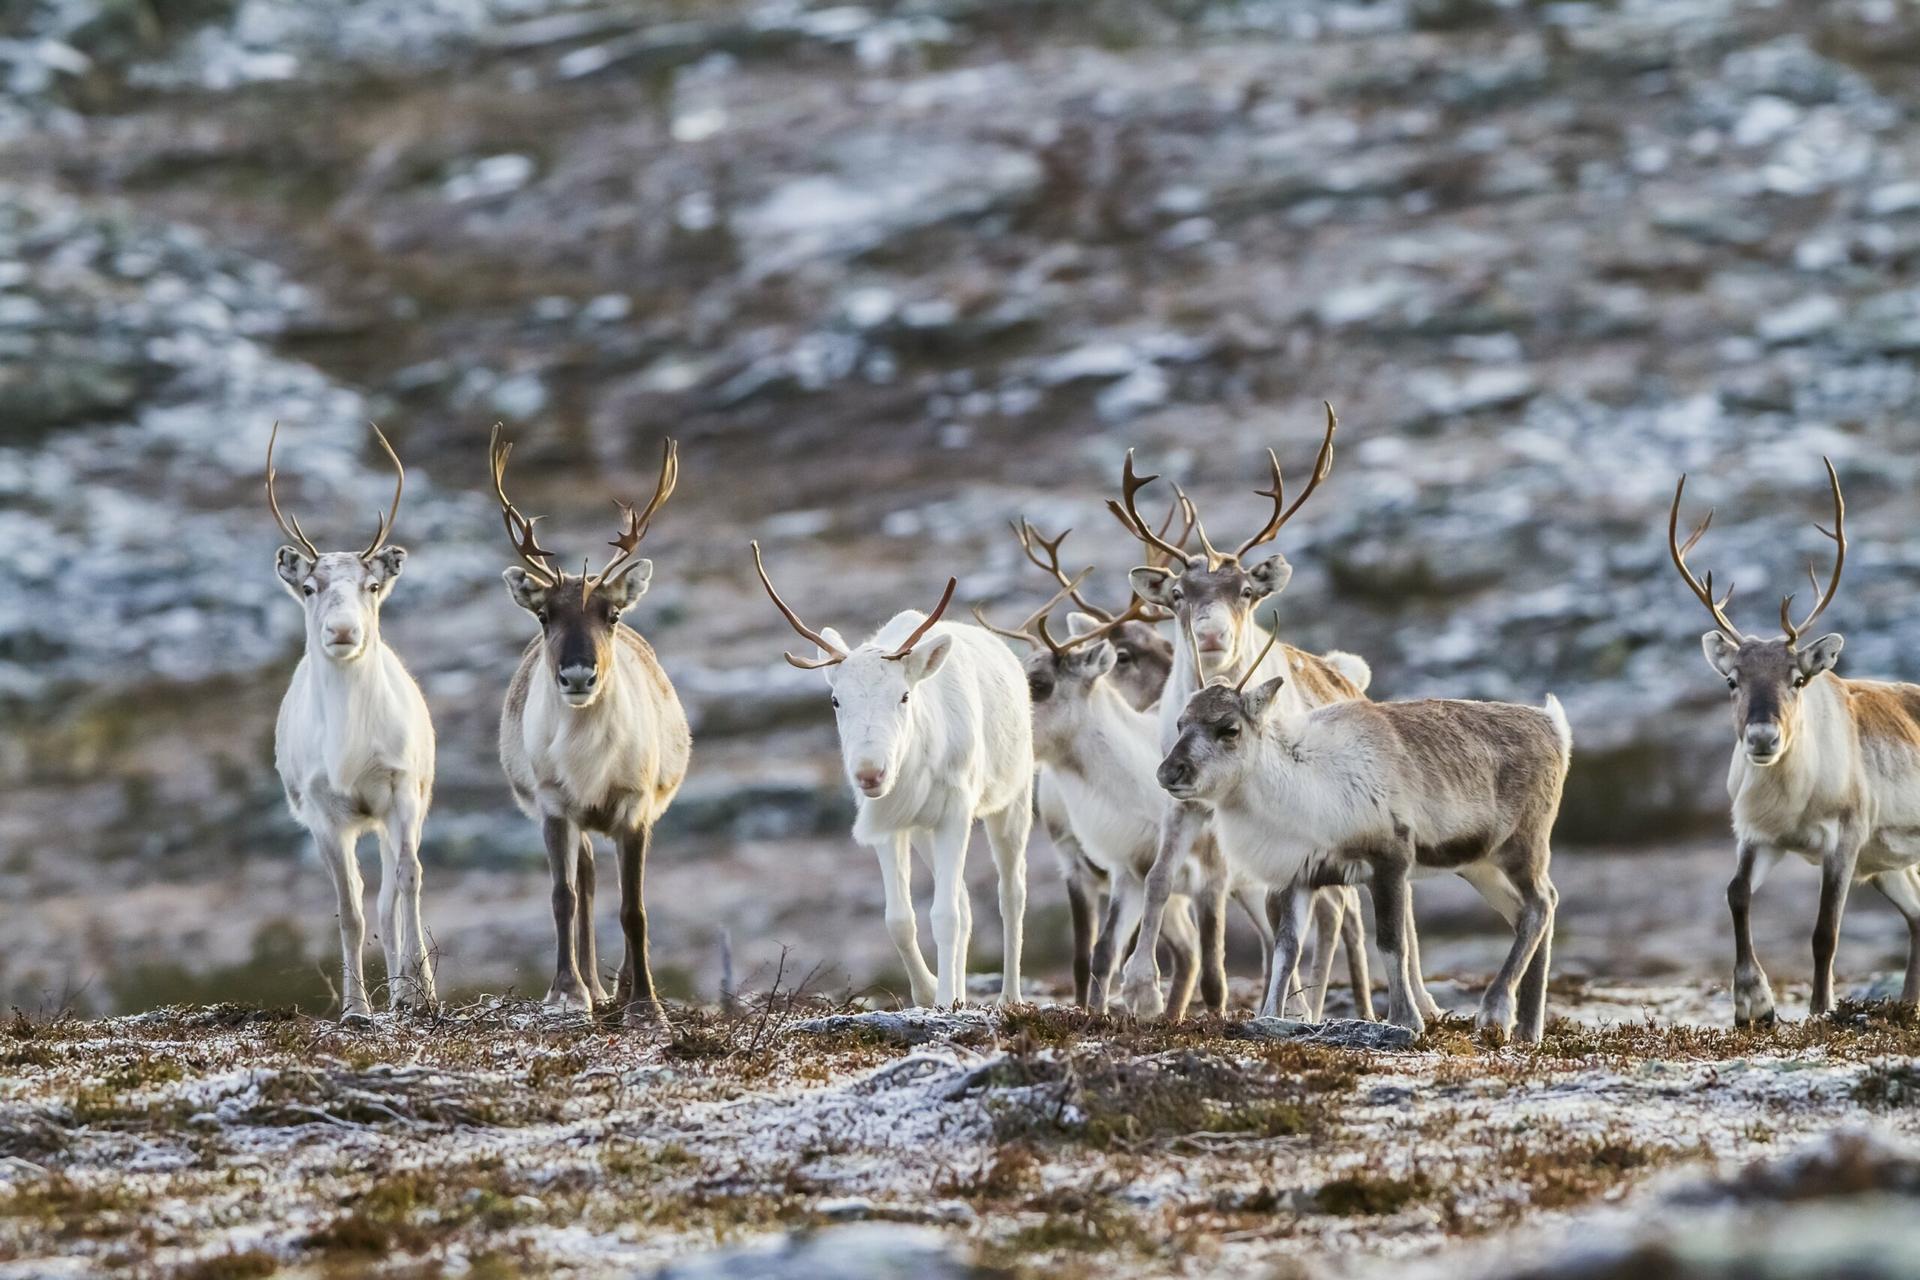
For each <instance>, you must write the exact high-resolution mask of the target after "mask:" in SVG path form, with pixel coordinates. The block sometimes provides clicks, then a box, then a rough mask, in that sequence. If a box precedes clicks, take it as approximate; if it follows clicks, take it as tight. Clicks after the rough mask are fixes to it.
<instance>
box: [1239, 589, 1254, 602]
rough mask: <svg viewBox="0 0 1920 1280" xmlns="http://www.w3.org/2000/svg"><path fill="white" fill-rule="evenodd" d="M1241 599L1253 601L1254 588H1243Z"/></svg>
mask: <svg viewBox="0 0 1920 1280" xmlns="http://www.w3.org/2000/svg"><path fill="white" fill-rule="evenodd" d="M1240 598H1241V599H1242V600H1251V599H1253V588H1252V587H1242V588H1240Z"/></svg>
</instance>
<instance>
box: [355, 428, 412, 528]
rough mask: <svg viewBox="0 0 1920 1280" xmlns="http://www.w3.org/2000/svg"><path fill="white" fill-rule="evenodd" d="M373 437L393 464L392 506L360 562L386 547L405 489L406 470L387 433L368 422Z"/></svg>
mask: <svg viewBox="0 0 1920 1280" xmlns="http://www.w3.org/2000/svg"><path fill="white" fill-rule="evenodd" d="M367 425H368V426H370V427H372V428H373V434H374V437H375V438H376V439H377V440H379V441H380V447H381V448H382V449H385V450H386V451H387V457H388V459H390V460H391V461H392V463H393V472H394V474H393V505H392V506H390V507H388V508H387V514H386V515H385V516H383V517H382V518H381V520H380V527H379V528H378V529H377V530H375V531H374V535H373V541H372V542H369V543H368V544H367V549H366V550H365V551H362V552H361V553H360V558H361V559H362V560H371V559H373V556H374V553H375V552H377V551H379V550H380V548H381V547H384V546H386V545H387V539H388V538H390V537H392V536H393V522H394V520H395V519H397V518H398V517H399V515H400V495H401V494H402V493H404V492H405V491H406V488H407V469H406V468H405V467H403V466H401V465H400V455H399V454H397V453H395V452H394V451H393V445H392V443H391V442H389V441H388V439H387V433H386V432H384V431H382V430H381V429H380V424H379V423H377V422H369V423H368V424H367Z"/></svg>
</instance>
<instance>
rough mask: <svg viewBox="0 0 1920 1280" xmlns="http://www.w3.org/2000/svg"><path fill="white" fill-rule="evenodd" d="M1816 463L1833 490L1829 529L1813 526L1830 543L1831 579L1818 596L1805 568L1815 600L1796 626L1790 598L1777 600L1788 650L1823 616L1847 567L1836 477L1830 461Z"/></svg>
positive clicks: (1817, 582) (1844, 516)
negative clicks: (1824, 467) (1824, 469)
mask: <svg viewBox="0 0 1920 1280" xmlns="http://www.w3.org/2000/svg"><path fill="white" fill-rule="evenodd" d="M1820 461H1822V462H1824V463H1826V464H1827V483H1828V485H1830V486H1831V487H1832V489H1833V528H1831V529H1828V528H1826V527H1825V526H1823V525H1817V524H1816V525H1815V526H1813V527H1814V528H1816V529H1818V530H1820V532H1821V533H1824V534H1825V535H1826V536H1827V537H1829V538H1831V539H1832V540H1833V543H1834V556H1833V576H1832V577H1830V578H1828V579H1827V589H1826V592H1825V594H1820V579H1819V578H1817V577H1815V576H1814V572H1813V566H1812V565H1808V566H1807V581H1808V582H1810V583H1812V584H1813V589H1814V593H1815V595H1816V596H1817V597H1818V599H1817V601H1816V603H1815V604H1814V606H1813V612H1812V613H1809V614H1808V615H1807V616H1806V617H1804V618H1802V619H1801V620H1800V624H1799V625H1798V626H1795V625H1794V624H1793V621H1792V614H1791V612H1790V611H1791V609H1792V606H1793V597H1792V596H1787V597H1785V598H1783V599H1782V600H1781V601H1780V629H1781V630H1783V631H1785V632H1786V633H1787V648H1789V649H1792V648H1794V647H1796V646H1797V645H1798V644H1799V643H1800V633H1801V632H1803V631H1805V630H1806V629H1807V628H1808V627H1810V626H1812V625H1813V621H1814V619H1815V618H1818V617H1819V616H1820V615H1821V614H1823V613H1825V612H1826V611H1827V606H1828V605H1830V604H1832V603H1833V597H1834V593H1835V592H1837V591H1839V590H1840V571H1841V570H1842V569H1844V568H1846V565H1847V501H1846V499H1845V498H1843V497H1841V496H1840V476H1839V474H1838V473H1837V472H1835V471H1834V469H1833V459H1831V458H1826V457H1823V458H1821V459H1820Z"/></svg>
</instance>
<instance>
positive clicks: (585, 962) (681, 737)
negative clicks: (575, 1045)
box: [491, 427, 692, 1017]
mask: <svg viewBox="0 0 1920 1280" xmlns="http://www.w3.org/2000/svg"><path fill="white" fill-rule="evenodd" d="M512 448H513V446H512V445H511V444H508V443H505V442H503V441H502V440H501V439H500V429H499V428H498V427H495V428H494V436H493V442H492V446H491V452H492V463H493V490H494V496H495V497H496V498H497V499H498V500H499V503H500V515H501V518H502V520H503V521H504V522H505V523H506V527H507V535H508V537H509V538H511V539H512V541H513V548H514V552H515V554H516V555H518V556H519V558H520V561H521V563H520V564H518V565H515V566H513V567H512V568H510V569H508V570H507V571H506V572H505V573H504V574H502V575H501V576H502V577H503V578H505V580H506V584H507V590H508V592H509V593H510V594H511V595H512V596H513V600H514V603H515V604H517V605H519V606H520V607H521V608H522V609H525V610H526V611H527V612H528V613H531V614H532V615H533V616H534V617H535V618H537V619H538V620H539V622H540V634H539V636H538V637H536V638H535V639H534V640H533V641H532V642H531V643H529V644H528V645H527V647H526V651H525V652H524V653H523V654H522V655H521V658H520V665H519V667H518V668H517V669H516V670H515V671H514V673H513V682H512V684H510V685H509V686H508V688H507V699H506V705H505V706H504V707H503V708H502V710H501V713H500V763H501V765H502V766H503V767H504V768H505V770H506V773H507V783H508V785H509V786H511V787H512V789H513V797H514V799H515V801H517V802H518V803H519V805H520V807H521V809H523V810H524V811H525V812H526V814H527V816H528V817H530V818H533V819H534V820H535V821H537V822H539V823H540V825H541V834H542V836H543V837H544V838H545V841H546V847H547V864H548V867H549V869H550V870H551V871H552V873H553V929H554V938H555V944H556V958H555V964H554V977H553V985H552V987H551V988H550V989H549V990H548V992H547V1003H548V1004H550V1005H556V1006H559V1007H561V1008H569V1009H582V1010H587V1009H591V1008H592V1006H593V1005H594V1004H595V1003H598V1002H604V1001H606V1000H607V999H608V997H607V993H606V989H605V988H604V987H603V986H602V985H601V982H600V974H599V965H598V962H597V960H596V958H595V948H594V935H593V895H594V866H593V842H592V837H591V835H590V834H589V833H591V832H596V831H597V832H600V833H601V834H603V835H606V836H608V837H610V838H611V839H612V840H613V842H614V844H615V846H616V847H617V848H618V850H619V853H620V929H621V932H622V933H623V934H624V935H625V938H626V957H625V960H624V961H623V963H622V964H621V966H620V978H619V982H618V983H617V985H616V988H615V992H614V995H613V997H612V999H613V1002H614V1004H615V1006H616V1007H617V1008H618V1009H619V1010H620V1011H621V1012H622V1013H625V1012H628V1011H631V1012H634V1013H636V1014H639V1015H642V1016H649V1017H658V1016H660V1013H661V1010H660V1004H659V996H658V993H657V992H656V991H655V990H654V985H653V972H652V969H651V968H650V966H649V964H648V959H647V909H646V901H645V895H644V891H643V878H644V876H645V874H646V866H647V848H648V843H649V841H650V839H651V837H652V832H653V824H654V823H655V822H657V821H658V820H659V818H660V815H661V814H662V813H664V812H665V811H666V808H667V806H668V805H669V804H670V803H672V801H673V797H674V794H675V793H676V792H677V791H678V790H679V789H680V783H681V781H682V779H684V778H685V777H686V773H687V758H688V755H689V753H690V752H691V750H692V736H691V734H690V733H689V731H688V728H687V716H686V712H685V711H683V710H682V709H681V706H680V699H679V697H678V696H676V695H675V693H674V691H673V685H672V683H671V682H669V681H668V679H667V675H666V672H664V671H662V670H661V669H660V662H659V659H657V658H656V657H655V656H654V652H653V648H652V646H650V645H649V644H648V643H647V642H646V641H645V640H643V639H641V637H640V635H639V634H638V633H637V632H635V631H634V630H633V629H632V628H630V627H628V626H627V625H625V624H624V623H623V622H622V621H621V617H622V615H623V614H624V613H625V612H626V611H627V610H628V609H629V608H631V607H632V606H633V604H634V603H635V602H636V601H637V600H639V599H640V597H641V596H643V595H645V594H646V590H647V586H648V584H649V583H650V582H651V581H652V579H653V562H652V561H651V560H647V559H644V558H640V557H637V556H636V555H635V552H636V551H637V549H638V548H639V545H640V541H641V539H643V538H645V537H646V536H647V531H648V529H649V528H650V527H651V526H652V524H653V518H654V516H655V515H657V514H658V513H659V511H660V508H661V507H662V506H663V505H664V504H665V503H666V501H667V499H668V498H670V497H672V496H673V491H674V486H675V485H676V484H677V483H678V480H679V474H680V463H679V451H678V450H677V448H676V447H675V445H674V442H673V441H671V440H668V441H667V442H666V444H665V446H664V449H663V452H662V456H661V462H660V480H659V483H658V484H657V485H656V486H655V488H654V493H653V498H652V499H651V500H650V501H649V502H648V503H647V505H646V508H645V509H644V510H642V511H638V512H636V511H635V510H634V509H633V508H632V507H630V506H627V505H626V504H624V503H616V504H615V505H617V506H619V507H620V510H621V512H622V513H623V517H624V518H623V521H622V524H621V530H620V533H619V535H618V536H617V537H616V538H615V539H614V540H613V543H612V544H611V545H612V546H613V548H614V550H613V555H612V556H611V557H609V558H608V560H607V562H606V564H604V565H603V566H602V567H601V568H600V571H599V572H597V573H592V574H589V573H587V572H586V566H585V565H584V564H583V565H582V566H581V572H580V573H579V574H577V575H576V574H570V573H567V572H565V571H563V570H561V569H558V568H556V567H555V566H554V564H553V561H552V553H550V552H548V551H547V550H546V549H545V548H543V547H541V546H540V544H539V541H538V539H537V538H536V537H535V535H534V527H533V526H534V521H533V519H530V518H529V517H527V516H524V515H522V514H521V513H520V511H519V509H518V508H517V507H515V506H514V505H513V503H512V502H510V501H509V500H508V498H507V491H506V483H505V478H506V466H507V457H508V455H509V454H510V453H511V451H512Z"/></svg>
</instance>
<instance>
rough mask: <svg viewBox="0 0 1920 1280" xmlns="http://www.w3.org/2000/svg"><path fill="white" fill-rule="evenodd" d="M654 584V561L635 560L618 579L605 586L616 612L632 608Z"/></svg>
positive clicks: (610, 602)
mask: <svg viewBox="0 0 1920 1280" xmlns="http://www.w3.org/2000/svg"><path fill="white" fill-rule="evenodd" d="M652 585H653V561H651V560H635V561H634V562H633V563H632V565H631V566H629V567H628V569H627V571H626V573H625V574H624V575H623V576H621V577H620V578H619V579H618V580H617V581H615V582H613V583H610V584H609V585H607V586H606V587H603V588H602V590H604V591H605V592H606V593H607V602H608V603H609V604H611V605H612V606H613V609H614V612H615V613H621V612H624V611H626V610H627V609H630V608H632V607H633V606H634V604H635V603H636V602H637V601H638V600H639V599H640V597H641V596H643V595H645V594H647V588H648V587H650V586H652Z"/></svg>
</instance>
